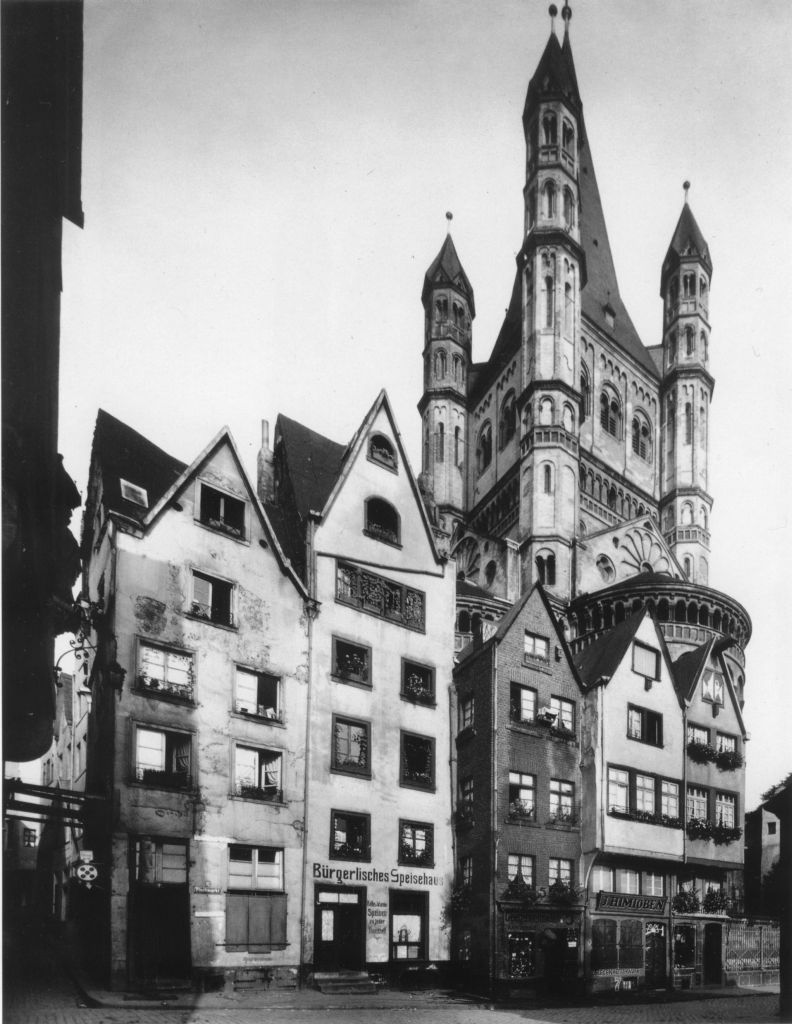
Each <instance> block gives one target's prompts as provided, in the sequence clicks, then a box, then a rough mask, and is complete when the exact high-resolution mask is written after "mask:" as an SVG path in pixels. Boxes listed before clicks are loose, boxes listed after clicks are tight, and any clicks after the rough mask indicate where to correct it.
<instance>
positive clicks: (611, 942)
mask: <svg viewBox="0 0 792 1024" xmlns="http://www.w3.org/2000/svg"><path fill="white" fill-rule="evenodd" d="M617 966H618V953H617V946H616V922H615V921H612V920H610V919H608V918H605V919H602V920H598V921H594V922H593V924H592V926H591V968H592V970H595V971H603V970H613V969H614V968H615V967H617Z"/></svg>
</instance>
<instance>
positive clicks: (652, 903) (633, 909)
mask: <svg viewBox="0 0 792 1024" xmlns="http://www.w3.org/2000/svg"><path fill="white" fill-rule="evenodd" d="M665 905H666V898H665V896H635V895H632V894H630V893H624V892H601V893H599V895H598V897H597V910H611V911H613V910H618V911H620V912H621V913H622V914H662V913H664V912H665Z"/></svg>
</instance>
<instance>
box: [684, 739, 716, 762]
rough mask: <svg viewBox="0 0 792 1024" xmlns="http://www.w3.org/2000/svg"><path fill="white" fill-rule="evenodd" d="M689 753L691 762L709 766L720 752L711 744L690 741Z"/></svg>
mask: <svg viewBox="0 0 792 1024" xmlns="http://www.w3.org/2000/svg"><path fill="white" fill-rule="evenodd" d="M687 752H688V757H689V758H690V760H691V761H695V762H696V764H709V763H710V762H713V761H714V760H715V759H716V757H717V756H718V752H717V751H716V750H715V748H714V747H713V746H712V745H711V744H710V743H701V742H699V740H690V742H689V743H688V745H687Z"/></svg>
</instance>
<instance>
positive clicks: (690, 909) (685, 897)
mask: <svg viewBox="0 0 792 1024" xmlns="http://www.w3.org/2000/svg"><path fill="white" fill-rule="evenodd" d="M671 909H672V910H673V912H674V913H675V914H697V913H698V912H699V910H700V909H701V900H700V899H699V894H698V889H681V890H680V891H679V892H678V893H677V894H676V895H675V896H672V897H671Z"/></svg>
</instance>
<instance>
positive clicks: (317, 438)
mask: <svg viewBox="0 0 792 1024" xmlns="http://www.w3.org/2000/svg"><path fill="white" fill-rule="evenodd" d="M275 434H276V437H277V436H279V437H281V438H282V439H283V445H284V451H285V456H286V462H287V464H288V472H289V479H290V480H291V483H292V488H293V490H294V500H295V504H296V511H297V513H298V515H299V516H300V518H301V519H303V520H305V519H306V517H307V516H308V513H309V512H310V511H311V510H312V509H313V510H314V511H317V512H321V511H322V509H323V508H324V507H325V503H326V502H327V499H328V498H329V497H330V492H331V491H332V490H333V485H334V484H335V482H336V480H337V478H338V474H339V473H340V472H341V465H342V463H343V461H344V455H345V454H346V451H347V445H344V444H338V443H337V442H336V441H331V440H330V439H329V438H328V437H324V435H322V434H318V433H317V432H316V431H315V430H311V429H310V428H309V427H305V426H303V424H302V423H298V422H297V421H296V420H292V419H289V417H288V416H283V415H282V414H281V415H279V416H278V422H277V425H276V428H275Z"/></svg>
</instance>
